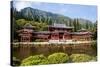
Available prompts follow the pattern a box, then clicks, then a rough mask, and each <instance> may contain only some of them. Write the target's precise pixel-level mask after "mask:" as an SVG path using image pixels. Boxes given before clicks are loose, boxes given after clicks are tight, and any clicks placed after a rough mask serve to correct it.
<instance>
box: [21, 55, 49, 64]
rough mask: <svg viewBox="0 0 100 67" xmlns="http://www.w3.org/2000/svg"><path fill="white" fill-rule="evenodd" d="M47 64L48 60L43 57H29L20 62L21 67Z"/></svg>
mask: <svg viewBox="0 0 100 67" xmlns="http://www.w3.org/2000/svg"><path fill="white" fill-rule="evenodd" d="M38 64H48V60H47V58H46V57H45V56H44V55H35V56H30V57H28V58H25V59H24V60H22V63H21V65H22V66H28V65H38Z"/></svg>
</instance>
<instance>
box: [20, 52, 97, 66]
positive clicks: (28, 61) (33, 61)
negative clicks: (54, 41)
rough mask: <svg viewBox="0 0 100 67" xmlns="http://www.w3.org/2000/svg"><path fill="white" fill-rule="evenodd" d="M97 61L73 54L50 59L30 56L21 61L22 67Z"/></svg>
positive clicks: (53, 56)
mask: <svg viewBox="0 0 100 67" xmlns="http://www.w3.org/2000/svg"><path fill="white" fill-rule="evenodd" d="M89 61H97V57H95V56H90V55H87V54H72V55H71V56H68V55H67V54H66V53H61V52H59V53H53V54H51V55H49V56H48V57H45V56H44V55H34V56H29V57H28V58H25V59H23V60H22V61H21V64H20V65H21V66H29V65H40V64H59V63H68V62H89Z"/></svg>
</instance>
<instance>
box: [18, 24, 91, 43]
mask: <svg viewBox="0 0 100 67" xmlns="http://www.w3.org/2000/svg"><path fill="white" fill-rule="evenodd" d="M73 29H74V27H69V26H66V25H65V24H57V23H54V24H53V25H49V26H48V30H47V31H35V30H34V27H33V26H32V25H31V24H29V23H27V24H25V26H24V27H23V29H21V30H19V31H18V33H19V36H20V37H21V38H20V41H21V42H32V40H36V39H40V40H41V41H45V42H50V41H55V42H56V41H57V42H60V41H68V40H74V41H80V40H86V41H90V40H91V39H92V32H90V31H87V30H86V29H81V30H79V31H78V32H73Z"/></svg>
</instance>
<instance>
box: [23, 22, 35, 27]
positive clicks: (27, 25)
mask: <svg viewBox="0 0 100 67" xmlns="http://www.w3.org/2000/svg"><path fill="white" fill-rule="evenodd" d="M24 28H34V26H32V25H31V24H30V23H26V24H25V25H24Z"/></svg>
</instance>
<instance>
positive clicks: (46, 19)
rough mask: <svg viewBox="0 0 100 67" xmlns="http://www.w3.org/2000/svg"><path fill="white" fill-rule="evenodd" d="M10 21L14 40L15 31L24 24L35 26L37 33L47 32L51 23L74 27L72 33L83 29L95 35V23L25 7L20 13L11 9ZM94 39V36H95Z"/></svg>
mask: <svg viewBox="0 0 100 67" xmlns="http://www.w3.org/2000/svg"><path fill="white" fill-rule="evenodd" d="M11 21H12V23H11V24H12V26H13V28H14V29H12V31H14V33H12V35H13V34H14V35H13V36H15V37H14V38H16V36H17V33H16V30H19V29H21V28H22V27H23V26H24V25H25V23H30V24H32V25H33V26H35V28H36V30H37V31H39V30H40V31H43V30H47V26H48V25H51V24H53V23H64V24H66V25H67V26H72V27H74V30H73V31H74V32H76V31H78V30H80V29H81V28H85V29H87V30H89V31H91V32H94V33H96V27H97V26H96V25H97V21H95V22H92V21H90V20H87V19H82V18H74V19H73V18H70V17H67V16H63V15H59V14H54V13H51V12H46V11H42V10H39V9H34V8H31V7H26V8H24V9H22V10H21V11H17V10H16V8H14V7H12V8H11ZM95 37H96V35H95Z"/></svg>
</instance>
